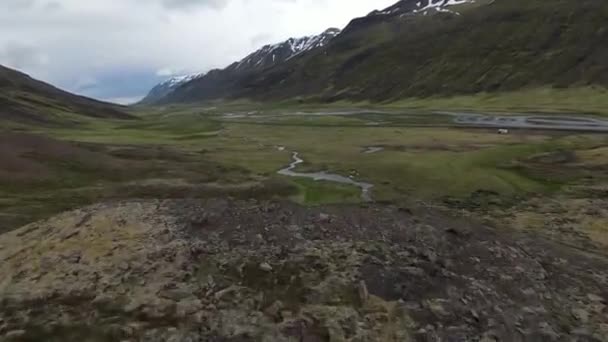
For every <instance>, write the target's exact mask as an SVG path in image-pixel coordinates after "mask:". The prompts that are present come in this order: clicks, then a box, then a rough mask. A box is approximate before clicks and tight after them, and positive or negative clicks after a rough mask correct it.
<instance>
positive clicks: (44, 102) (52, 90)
mask: <svg viewBox="0 0 608 342" xmlns="http://www.w3.org/2000/svg"><path fill="white" fill-rule="evenodd" d="M122 109H123V108H122V107H120V106H118V105H114V104H110V103H105V102H101V101H97V100H93V99H90V98H86V97H82V96H78V95H74V94H71V93H68V92H66V91H63V90H60V89H58V88H56V87H54V86H52V85H50V84H47V83H44V82H41V81H38V80H35V79H33V78H31V77H30V76H28V75H26V74H24V73H21V72H19V71H16V70H13V69H9V68H6V67H3V66H1V65H0V122H18V123H35V124H60V123H66V122H68V121H70V122H75V121H77V120H78V119H79V118H82V117H94V118H111V119H129V118H132V117H131V116H130V115H129V114H127V113H125V112H123V111H122Z"/></svg>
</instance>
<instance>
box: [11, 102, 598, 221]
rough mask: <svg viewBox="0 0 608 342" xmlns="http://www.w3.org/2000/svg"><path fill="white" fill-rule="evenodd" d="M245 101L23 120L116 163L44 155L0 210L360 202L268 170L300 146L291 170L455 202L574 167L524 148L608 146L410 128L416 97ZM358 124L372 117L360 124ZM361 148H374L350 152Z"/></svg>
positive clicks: (24, 215) (17, 216)
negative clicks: (127, 201) (112, 116)
mask: <svg viewBox="0 0 608 342" xmlns="http://www.w3.org/2000/svg"><path fill="white" fill-rule="evenodd" d="M246 105H247V104H229V105H228V107H231V106H234V107H233V108H232V109H233V110H234V111H237V110H243V111H252V110H257V111H259V113H258V115H256V116H254V117H251V118H249V119H248V120H249V121H248V122H246V123H245V122H239V121H238V120H236V119H225V118H223V116H222V113H223V111H224V109H223V108H222V107H220V106H219V105H218V106H215V107H213V106H212V107H205V106H190V107H185V106H182V107H180V108H179V109H176V110H177V111H176V112H171V110H173V109H167V108H164V109H162V110H161V109H157V111H153V110H150V109H139V112H138V115H139V116H140V117H141V120H137V121H133V122H129V123H125V122H124V121H113V120H91V121H87V122H85V123H82V124H81V125H80V126H79V127H78V128H63V129H58V128H49V129H46V130H44V131H43V130H40V129H34V131H35V132H43V133H46V134H49V135H51V136H53V137H56V138H59V139H62V140H68V141H79V142H86V143H94V144H93V145H84V146H89V147H87V148H92V149H95V150H97V151H101V152H100V153H104V154H106V155H109V156H111V157H112V158H117V159H118V160H119V161H120V163H119V164H118V166H115V167H114V168H107V167H104V165H98V164H97V163H95V162H93V161H88V162H85V163H84V164H83V163H80V162H78V161H77V160H70V159H69V158H68V160H48V161H44V162H45V163H46V165H47V166H50V167H51V169H52V170H53V171H52V172H51V177H50V178H49V179H42V180H41V181H39V182H30V183H27V184H26V183H15V182H2V181H1V180H0V208H2V212H3V216H2V217H0V219H1V220H4V221H5V222H19V223H23V222H26V221H27V220H31V219H36V218H41V217H46V216H48V215H52V214H54V213H56V212H58V211H61V210H65V209H69V208H72V207H75V206H79V205H84V204H88V203H92V202H95V201H98V200H103V199H111V198H125V197H129V196H135V197H146V198H147V197H161V198H162V197H179V196H185V197H201V196H233V197H245V198H246V197H248V196H250V197H256V198H271V197H273V196H275V195H276V196H280V197H291V198H292V199H294V200H295V201H298V202H300V203H305V204H309V205H319V204H326V203H352V202H359V201H360V195H361V193H360V189H358V188H356V187H352V186H348V185H340V184H332V183H328V182H315V181H312V180H309V179H305V178H286V177H279V176H277V175H276V171H277V170H279V169H281V168H283V167H285V166H286V165H288V164H289V163H290V161H291V152H292V151H298V152H300V154H301V156H302V158H303V159H304V160H305V163H304V164H302V165H300V166H299V170H301V171H321V170H324V171H328V172H333V173H338V174H342V175H350V174H352V173H353V172H354V173H355V175H356V176H355V177H356V179H357V180H362V181H366V182H370V183H373V184H374V185H375V188H374V190H373V196H374V199H376V200H386V201H397V202H398V201H402V200H412V199H414V200H415V199H422V200H425V201H427V200H428V201H441V200H442V199H443V198H446V197H455V198H461V199H466V198H468V197H469V196H471V194H474V193H475V192H477V191H479V190H485V191H493V192H496V193H498V194H499V196H502V197H505V198H511V197H512V198H515V197H521V196H527V195H528V194H531V193H552V192H555V191H560V189H561V188H562V187H563V186H564V185H567V184H570V183H571V182H574V181H576V180H577V179H579V178H580V177H582V175H583V173H579V172H577V171H576V170H573V169H569V168H564V167H561V166H555V165H537V164H534V163H530V162H528V160H529V159H530V157H532V156H534V155H537V154H540V153H547V152H554V151H589V150H595V149H597V148H600V150H598V151H602V150H601V148H602V147H605V146H606V145H608V139H606V137H605V136H602V135H588V134H574V133H565V132H564V133H546V132H525V133H521V134H520V133H517V132H514V133H513V134H509V135H498V134H496V132H495V131H494V130H483V129H457V128H450V127H416V126H418V125H438V126H442V125H444V124H445V117H442V116H438V115H433V114H430V113H429V112H428V111H425V110H423V109H420V108H423V106H420V107H417V108H419V109H420V110H418V109H416V110H410V109H408V110H405V109H404V108H405V107H407V103H399V104H398V107H393V108H391V110H389V111H388V112H383V111H385V110H386V109H387V107H382V108H380V109H374V108H367V110H366V111H365V112H363V113H358V114H355V115H352V116H337V115H330V116H315V115H305V114H302V115H298V116H293V115H285V114H287V113H289V112H295V111H302V112H307V111H310V112H315V111H316V110H318V109H319V108H317V107H314V106H312V105H298V106H297V107H293V108H292V107H289V106H277V107H272V106H269V107H264V108H263V109H261V108H260V107H255V109H252V108H249V109H248V108H246ZM241 106H242V107H241ZM210 108H212V109H210ZM237 108H238V109H237ZM344 108H345V107H328V108H324V111H333V110H335V111H339V110H341V109H344ZM350 108H353V107H350ZM362 108H366V107H362ZM229 112H231V111H229ZM370 122H376V123H377V122H380V123H382V124H381V125H378V126H370V125H368V123H370ZM279 146H283V147H285V150H282V151H281V150H279V149H278V147H279ZM367 146H382V147H384V150H383V151H381V152H378V153H374V154H364V153H362V151H363V150H364V149H365V147H367ZM588 153H589V152H587V154H588ZM583 155H585V154H581V156H583ZM593 160H601V158H600V157H594V159H593ZM590 172H595V171H590ZM564 174H565V175H564ZM156 179H160V180H164V181H165V182H167V181H168V182H169V183H170V182H171V180H176V184H164V183H163V184H161V185H154V186H142V185H141V184H140V185H137V184H136V185H133V184H131V183H133V182H135V183H138V182H145V181H147V180H156ZM182 182H185V184H182ZM210 183H213V184H216V185H209V184H210ZM240 184H254V185H253V186H241V185H240Z"/></svg>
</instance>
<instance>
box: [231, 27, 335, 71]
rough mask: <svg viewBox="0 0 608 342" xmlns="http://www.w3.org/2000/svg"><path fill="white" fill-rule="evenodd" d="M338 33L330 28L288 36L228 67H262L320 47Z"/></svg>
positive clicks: (237, 68) (239, 68)
mask: <svg viewBox="0 0 608 342" xmlns="http://www.w3.org/2000/svg"><path fill="white" fill-rule="evenodd" d="M338 34H340V29H337V28H330V29H328V30H326V31H325V32H323V33H321V34H319V35H316V36H307V37H302V38H289V39H288V40H286V41H284V42H281V43H278V44H272V45H265V46H263V47H262V48H261V49H259V50H257V51H255V52H254V53H252V54H250V55H249V56H247V57H245V58H243V59H242V60H241V61H239V62H237V63H234V64H232V65H231V66H230V67H229V68H234V69H235V70H241V69H249V70H251V69H264V68H267V67H269V66H272V65H274V64H276V63H280V62H283V61H286V60H288V59H291V58H293V57H295V56H297V55H300V54H302V53H304V52H306V51H310V50H312V49H315V48H318V47H322V46H324V45H325V44H327V43H328V42H329V41H330V40H331V39H333V38H334V37H335V36H337V35H338Z"/></svg>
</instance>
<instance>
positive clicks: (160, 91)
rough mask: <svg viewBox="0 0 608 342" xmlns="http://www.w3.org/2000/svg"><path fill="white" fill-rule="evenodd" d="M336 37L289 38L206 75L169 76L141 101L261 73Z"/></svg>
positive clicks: (329, 31)
mask: <svg viewBox="0 0 608 342" xmlns="http://www.w3.org/2000/svg"><path fill="white" fill-rule="evenodd" d="M338 34H340V30H339V29H337V28H330V29H327V30H326V31H325V32H323V33H321V34H319V35H315V36H306V37H302V38H289V39H288V40H286V41H284V42H281V43H277V44H271V45H265V46H263V47H262V48H260V49H259V50H257V51H255V52H253V53H251V54H249V55H248V56H246V57H245V58H243V59H242V60H240V61H238V62H235V63H232V64H231V65H229V66H228V67H227V68H225V69H221V70H220V69H216V70H212V71H210V72H209V73H202V74H193V75H184V76H176V77H172V78H170V79H168V80H166V81H164V82H162V83H160V84H158V85H156V86H155V87H154V88H152V90H151V91H150V92H149V93H148V95H147V96H146V97H145V98H144V99H143V100H142V101H141V102H142V103H144V104H149V103H155V102H157V101H161V100H162V99H163V98H164V97H167V96H168V95H169V94H171V93H172V92H173V91H174V90H176V89H177V88H179V87H180V86H182V85H184V84H187V83H190V82H197V83H201V84H205V83H221V82H222V81H227V80H230V79H233V78H238V77H239V76H241V75H246V74H248V73H251V72H253V71H261V70H264V69H266V68H269V67H271V66H274V65H276V64H279V63H282V62H285V61H287V60H289V59H291V58H294V57H296V56H298V55H300V54H303V53H305V52H307V51H311V50H313V49H316V48H320V47H323V46H325V45H326V44H328V43H329V41H330V40H331V39H333V38H334V37H335V36H337V35H338Z"/></svg>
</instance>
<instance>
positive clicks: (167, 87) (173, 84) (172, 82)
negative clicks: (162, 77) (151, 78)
mask: <svg viewBox="0 0 608 342" xmlns="http://www.w3.org/2000/svg"><path fill="white" fill-rule="evenodd" d="M204 75H205V74H192V75H181V76H174V77H171V78H170V79H168V80H166V81H164V82H161V83H159V84H157V85H156V86H155V87H154V88H152V90H150V92H149V93H148V95H146V97H144V99H143V100H141V102H140V103H142V104H147V103H153V102H154V101H156V100H158V99H161V98H163V97H165V96H167V95H168V94H169V93H171V92H172V91H173V90H175V89H176V88H177V87H179V86H180V85H182V84H184V83H187V82H190V81H192V80H193V79H195V78H198V77H202V76H204Z"/></svg>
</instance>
